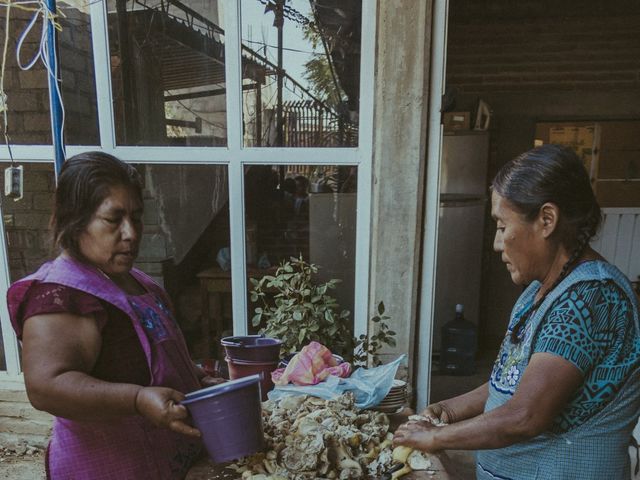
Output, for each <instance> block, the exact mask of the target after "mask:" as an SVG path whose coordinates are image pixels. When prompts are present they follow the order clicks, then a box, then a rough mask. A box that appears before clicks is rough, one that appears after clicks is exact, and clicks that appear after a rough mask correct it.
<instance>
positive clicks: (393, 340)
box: [387, 338, 396, 347]
mask: <svg viewBox="0 0 640 480" xmlns="http://www.w3.org/2000/svg"><path fill="white" fill-rule="evenodd" d="M387 345H389V346H390V347H395V346H396V340H395V338H390V339H388V340H387Z"/></svg>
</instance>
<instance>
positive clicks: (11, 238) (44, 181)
mask: <svg viewBox="0 0 640 480" xmlns="http://www.w3.org/2000/svg"><path fill="white" fill-rule="evenodd" d="M8 166H9V164H8V163H2V164H0V170H1V171H2V172H4V169H5V168H7V167H8ZM23 167H24V196H23V198H22V199H21V200H18V201H17V202H16V201H13V200H12V199H9V198H6V197H4V198H3V200H2V213H3V215H4V226H5V230H6V236H7V247H8V257H9V258H8V259H9V271H10V277H11V281H12V282H14V281H16V280H18V279H19V278H22V277H23V276H25V275H27V274H29V273H31V272H33V271H34V270H36V269H37V268H38V267H39V266H40V265H41V264H42V263H43V262H44V261H45V260H47V259H49V258H51V247H50V245H51V243H50V234H49V218H50V216H51V206H52V205H53V193H54V189H55V178H54V173H53V164H48V165H47V164H39V163H27V164H24V165H23Z"/></svg>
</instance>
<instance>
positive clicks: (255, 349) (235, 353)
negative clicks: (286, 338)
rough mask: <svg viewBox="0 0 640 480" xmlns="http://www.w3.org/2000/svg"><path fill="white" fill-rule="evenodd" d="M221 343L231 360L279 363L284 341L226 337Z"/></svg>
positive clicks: (255, 337)
mask: <svg viewBox="0 0 640 480" xmlns="http://www.w3.org/2000/svg"><path fill="white" fill-rule="evenodd" d="M220 343H221V344H222V346H223V347H224V351H225V353H226V356H227V357H229V358H230V359H231V360H241V361H243V362H278V360H279V358H280V346H281V345H282V340H279V339H277V338H269V337H265V336H264V335H243V336H235V337H224V338H223V339H222V340H220Z"/></svg>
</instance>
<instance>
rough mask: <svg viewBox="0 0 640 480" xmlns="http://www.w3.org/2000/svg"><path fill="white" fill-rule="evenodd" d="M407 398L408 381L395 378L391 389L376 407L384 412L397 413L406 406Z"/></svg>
mask: <svg viewBox="0 0 640 480" xmlns="http://www.w3.org/2000/svg"><path fill="white" fill-rule="evenodd" d="M406 400H407V382H404V381H402V380H394V381H393V385H392V386H391V390H389V393H388V394H387V396H386V397H384V399H383V400H382V402H380V404H379V405H378V406H377V407H375V408H374V410H377V411H379V412H383V413H396V412H398V411H400V410H401V409H402V407H404V405H405V403H406Z"/></svg>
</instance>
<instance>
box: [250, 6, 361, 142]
mask: <svg viewBox="0 0 640 480" xmlns="http://www.w3.org/2000/svg"><path fill="white" fill-rule="evenodd" d="M241 8H242V88H243V92H244V94H243V100H244V101H243V110H244V112H243V114H244V144H245V145H246V146H252V147H260V146H264V147H271V146H283V147H353V146H356V145H357V141H358V135H357V133H358V112H359V101H360V37H361V23H362V0H349V1H335V0H332V1H329V2H327V1H323V2H319V1H317V0H310V1H309V0H260V1H256V0H241Z"/></svg>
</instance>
